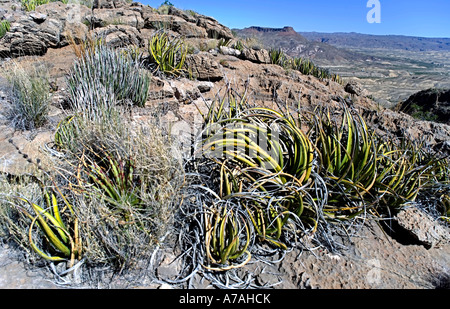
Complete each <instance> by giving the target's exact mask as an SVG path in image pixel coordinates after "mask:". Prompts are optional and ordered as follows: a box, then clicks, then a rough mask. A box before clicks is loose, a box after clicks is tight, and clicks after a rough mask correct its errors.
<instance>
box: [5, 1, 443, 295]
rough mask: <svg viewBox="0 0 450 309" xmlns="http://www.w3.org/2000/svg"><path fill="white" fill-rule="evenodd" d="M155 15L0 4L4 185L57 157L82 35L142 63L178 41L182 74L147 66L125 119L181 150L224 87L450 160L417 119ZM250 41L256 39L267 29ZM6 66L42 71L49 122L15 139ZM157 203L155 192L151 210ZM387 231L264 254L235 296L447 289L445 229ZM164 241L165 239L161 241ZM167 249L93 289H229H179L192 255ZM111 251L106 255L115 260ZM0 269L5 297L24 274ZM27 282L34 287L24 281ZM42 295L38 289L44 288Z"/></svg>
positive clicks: (350, 86)
mask: <svg viewBox="0 0 450 309" xmlns="http://www.w3.org/2000/svg"><path fill="white" fill-rule="evenodd" d="M9 4H10V3H9ZM164 9H165V10H160V11H158V10H157V9H156V8H152V7H150V6H146V5H142V4H140V3H136V2H133V3H131V4H130V3H128V2H126V1H121V0H114V1H112V0H97V1H94V6H93V7H92V8H88V7H86V6H82V5H77V4H63V3H61V2H52V3H49V4H45V5H41V6H37V7H36V9H35V10H34V11H29V12H28V11H23V10H18V9H16V10H13V9H11V8H10V6H7V5H4V8H3V9H1V10H0V18H1V19H2V20H7V21H9V23H10V28H9V30H8V31H7V32H6V34H5V35H4V36H3V37H2V38H1V39H0V57H1V60H0V65H1V66H2V69H4V70H1V71H0V104H1V105H0V112H1V114H2V116H1V118H0V145H1V147H0V166H1V172H2V175H3V176H5V175H6V176H7V177H8V179H15V177H16V176H24V175H28V174H29V173H32V172H33V171H34V170H35V165H34V164H31V163H30V162H31V161H32V159H35V158H40V159H41V158H44V154H50V155H52V156H51V157H52V158H51V159H50V160H49V162H46V161H45V160H41V162H40V164H41V166H44V167H45V164H49V165H51V164H53V163H52V162H54V161H55V160H58V158H59V157H58V155H60V154H61V153H60V152H58V151H56V150H55V149H56V148H55V146H54V143H55V131H56V130H57V127H58V124H59V123H60V121H61V120H64V119H66V117H67V115H72V113H73V111H71V110H70V108H69V105H70V104H68V98H69V95H70V93H69V90H70V87H69V85H68V81H67V74H68V73H69V72H70V70H71V68H72V66H73V64H74V61H76V60H77V57H78V56H79V55H77V51H79V49H77V46H78V47H79V46H80V44H82V43H83V42H88V41H89V40H90V38H92V37H95V38H101V39H102V42H103V43H105V44H106V45H107V46H109V47H113V48H116V49H121V48H125V47H127V46H128V47H131V48H132V49H127V51H130V50H141V51H142V54H140V56H141V57H142V58H143V59H144V60H143V61H144V62H145V60H146V59H148V58H149V57H150V55H149V50H148V45H149V41H151V40H152V38H153V35H154V34H155V33H159V32H161V31H165V32H166V33H169V34H170V35H172V36H174V37H182V38H183V42H185V44H186V46H188V53H187V55H186V59H185V60H186V69H185V71H184V74H180V75H178V76H172V75H165V74H161V73H158V72H156V71H152V70H151V67H149V68H148V70H149V71H151V72H152V73H154V74H152V76H151V79H150V82H149V92H148V96H146V98H145V102H144V104H142V106H139V107H137V106H133V108H131V109H130V110H129V111H128V113H129V118H130V119H131V121H132V122H133V123H139V122H140V121H145V120H153V119H154V117H155V115H156V116H157V117H156V118H157V121H158V123H159V124H160V125H161V126H163V127H164V129H165V130H166V131H168V132H170V133H172V135H173V136H175V137H176V138H178V139H179V142H180V143H181V144H182V145H183V143H184V145H185V146H187V149H188V150H190V144H189V142H190V141H191V137H192V135H193V134H195V133H197V131H196V130H197V129H198V128H199V126H201V125H202V121H203V118H202V115H205V114H207V113H208V110H209V109H208V108H209V106H211V104H212V103H213V102H218V101H219V102H220V100H221V99H222V98H225V97H226V94H227V93H228V92H229V90H230V89H232V91H233V92H235V93H237V94H245V96H246V98H247V99H248V100H249V101H250V102H251V104H253V105H255V106H259V107H270V108H274V109H283V108H285V107H286V106H288V107H295V108H298V107H300V110H301V111H302V112H304V113H305V114H308V113H313V112H314V111H315V109H316V108H317V107H319V106H325V107H330V108H334V107H339V106H341V104H345V106H351V107H354V108H355V110H357V111H358V112H359V114H360V115H361V116H362V117H363V118H364V119H365V121H366V122H367V124H368V126H369V127H370V128H371V129H372V130H373V131H374V132H375V133H376V134H378V135H380V136H382V137H383V138H386V139H387V140H389V139H393V138H395V137H407V138H409V139H412V140H423V141H424V142H425V144H426V145H427V146H429V148H430V149H433V151H435V152H443V153H450V126H448V125H446V124H442V123H436V122H430V121H422V120H417V119H415V118H413V117H411V116H409V115H407V114H405V113H402V112H396V111H393V110H390V109H386V108H382V107H380V106H378V105H377V104H375V103H374V102H373V101H372V100H371V99H370V96H369V95H370V94H369V93H366V92H364V91H363V90H362V89H361V87H359V85H358V84H356V83H344V84H339V83H335V82H333V81H329V80H326V79H319V78H316V77H314V76H311V75H304V74H302V73H300V72H299V71H296V70H286V69H285V68H283V67H281V66H279V65H276V64H272V63H271V58H270V54H269V51H268V50H266V49H264V48H252V47H251V46H245V45H244V46H241V47H240V48H238V44H237V43H238V41H239V39H238V38H235V37H234V36H233V33H232V31H231V30H230V29H229V28H227V27H225V26H224V25H222V24H221V23H220V22H219V21H217V20H215V19H214V18H212V17H208V16H204V15H201V14H198V13H195V12H190V11H183V10H179V9H177V8H175V7H172V6H169V7H166V8H164ZM249 31H253V33H256V34H258V33H262V32H271V31H273V30H267V29H250V30H249ZM277 32H278V34H279V33H282V34H283V35H284V36H285V37H286V42H287V44H288V45H289V44H291V43H292V42H293V43H292V45H291V47H292V48H293V49H298V51H299V53H300V54H301V53H303V52H305V50H306V52H307V53H310V52H309V51H311V50H314V53H317V57H319V55H320V57H325V56H327V55H328V56H330V57H331V55H333V54H334V56H336V57H349V55H347V54H341V53H340V51H338V50H335V49H333V48H329V47H328V46H327V47H325V45H322V44H321V43H314V44H313V45H308V44H310V43H308V42H307V41H305V40H304V38H303V37H302V36H301V35H299V34H297V33H295V31H293V29H291V28H284V29H280V30H277ZM226 42H227V43H226ZM298 42H303V43H302V44H305V46H306V45H307V46H306V47H305V48H306V49H303V47H302V48H300V49H299V48H298V46H299V45H298V44H297V43H298ZM333 51H336V53H334V52H333ZM11 63H17V64H20V65H21V66H23V67H35V66H41V67H44V68H46V70H47V72H48V81H49V83H50V85H51V89H50V100H51V105H50V109H49V112H48V119H47V121H46V122H45V124H44V125H43V126H41V127H40V128H38V129H20V130H19V129H17V128H15V127H14V126H13V125H12V123H11V119H10V117H8V114H7V111H8V109H9V107H10V105H11V104H12V102H13V99H14V98H13V96H12V95H11V92H10V85H9V84H10V81H8V79H7V76H6V68H7V67H8V66H9V65H10V64H11ZM308 115H309V114H308ZM127 117H128V115H127ZM160 157H161V156H160ZM159 159H161V158H159ZM151 163H152V162H150V163H149V166H152V164H151ZM79 167H81V165H80V166H79ZM206 172H207V173H209V172H211V171H210V170H208V171H206ZM200 185H202V186H203V185H205V184H204V183H201V184H200ZM166 187H167V186H166ZM445 194H446V193H445V192H444V193H443V194H442V195H445ZM160 198H163V194H161V196H158V198H156V199H155V200H158V199H160ZM196 199H200V197H198V196H197V197H193V198H189V199H187V201H185V202H186V203H194V202H196ZM66 213H67V211H66ZM127 220H128V221H127ZM107 221H108V220H107ZM132 221H133V220H132V219H130V218H128V217H126V216H124V217H123V218H120V220H117V222H112V220H111V226H115V227H116V226H119V227H120V228H122V227H123V226H125V228H127V223H130V222H132ZM388 221H389V222H390V223H392V226H395V228H394V227H393V228H392V229H391V230H389V228H385V229H382V228H381V225H378V224H377V223H376V222H375V221H370V220H368V222H366V220H365V218H361V221H358V224H356V225H355V226H351V227H350V229H351V231H350V230H349V231H346V232H347V233H348V232H350V234H351V235H352V236H353V235H354V236H355V238H354V239H352V238H351V237H349V238H347V237H346V236H342V235H338V233H336V234H333V235H330V238H331V237H335V238H336V239H335V240H336V241H337V242H338V243H339V246H338V247H339V248H338V249H337V250H331V249H330V248H326V247H321V248H320V250H317V251H314V250H313V251H312V252H309V251H308V250H304V248H295V249H293V250H292V251H289V252H287V253H286V254H284V253H282V254H279V253H277V252H278V251H276V250H274V251H270V250H268V251H267V252H269V251H270V252H272V253H273V252H275V253H274V254H273V260H278V259H279V256H278V255H280V256H281V255H283V256H284V255H286V257H285V258H284V259H282V262H280V263H275V262H274V263H272V264H269V263H268V264H265V263H258V262H257V261H255V262H254V263H249V264H248V265H246V267H247V268H242V269H239V270H235V269H232V271H231V272H230V273H231V275H230V276H231V278H232V280H235V281H233V282H236V285H235V286H237V287H269V288H270V287H273V288H284V289H299V288H435V287H445V286H446V285H448V271H449V270H448V260H449V257H450V242H449V239H448V235H449V234H448V226H447V225H446V224H445V223H438V221H437V220H436V217H433V216H432V215H431V214H430V213H427V212H426V211H423V210H417V209H416V208H415V207H411V208H407V209H405V210H404V211H402V212H400V213H398V214H397V216H396V217H395V218H389V220H388ZM439 222H440V221H439ZM100 223H101V221H99V223H98V224H100ZM108 223H109V221H108ZM0 232H1V230H0ZM168 234H169V233H168ZM166 236H167V235H166ZM167 238H171V237H170V235H169V236H167ZM171 240H172V241H173V242H171V243H169V244H164V243H158V247H157V249H156V250H155V251H154V254H152V255H151V261H150V262H151V263H149V264H148V265H147V264H146V266H147V267H152V268H151V269H146V271H147V273H146V274H145V275H142V274H141V275H140V276H139V278H140V279H142V278H144V279H142V280H141V281H139V282H138V283H135V282H133V283H129V282H128V283H127V280H124V279H123V278H116V277H115V274H113V277H112V278H114V280H115V281H108V282H109V283H105V282H106V281H107V280H105V282H96V283H95V284H96V286H100V287H103V286H108V284H110V285H109V287H111V286H113V287H130V286H133V287H135V286H142V287H147V288H160V287H162V286H163V287H168V286H169V287H175V288H205V287H211V286H212V287H218V286H219V287H224V286H225V284H227V285H228V284H229V282H228V279H229V277H227V278H228V279H227V280H224V282H221V284H222V285H220V284H218V283H217V282H218V281H215V280H216V279H217V278H222V279H223V276H222V273H220V274H219V275H218V277H211V271H210V269H204V270H203V271H200V270H198V269H197V268H196V269H195V271H192V273H191V277H189V278H188V279H189V280H187V279H186V280H182V279H180V277H179V276H178V275H179V273H178V272H180V273H181V272H182V271H185V270H186V268H185V267H184V266H185V265H184V264H182V262H181V260H182V259H177V258H176V257H177V254H179V255H180V256H184V253H187V252H192V250H191V249H192V248H188V249H185V248H178V247H177V245H178V244H179V243H178V242H177V241H175V240H173V239H171ZM314 246H315V245H314V244H313V246H312V247H314ZM113 249H114V248H113ZM5 250H6V249H5ZM8 250H9V249H8ZM194 251H195V250H194ZM5 252H6V251H5ZM114 252H115V254H116V255H114V256H120V255H121V254H123V253H121V252H116V251H114ZM90 253H91V254H92V252H90ZM5 255H6V254H5ZM262 255H263V254H262ZM2 257H4V255H3V254H2V252H0V259H1V258H2ZM83 261H84V260H83ZM1 265H3V264H2V262H1V261H0V287H3V286H2V282H7V284H6V285H8V286H6V287H9V286H10V285H14V283H11V282H10V281H9V280H7V278H8V276H9V275H10V274H11V273H13V274H15V275H18V276H24V275H23V274H22V272H20V271H18V270H17V269H16V268H12V267H6V268H2V266H1ZM8 265H10V264H8ZM149 265H150V266H149ZM83 267H84V265H83ZM198 267H199V269H200V268H201V267H200V266H198ZM122 270H123V269H121V271H122ZM8 272H10V273H8ZM73 272H74V273H75V271H73ZM59 274H61V272H60V273H59ZM147 275H148V276H147ZM184 275H186V274H185V273H184ZM74 276H75V275H74ZM5 278H6V279H5ZM237 278H244V279H237ZM245 278H247V279H245ZM248 278H250V279H248ZM60 279H61V277H58V280H60ZM103 279H104V278H103ZM166 279H167V280H166ZM169 279H170V280H169ZM108 280H109V278H108ZM111 280H112V279H111ZM217 280H218V279H217ZM17 282H21V285H20V287H21V288H24V287H25V288H26V287H29V286H27V282H26V279H24V280H23V281H17ZM59 282H61V280H60V281H59ZM75 282H77V281H76V280H75ZM47 283H48V282H47ZM78 283H79V282H78ZM33 284H34V285H35V284H39V283H36V281H33ZM127 284H128V285H127ZM42 286H45V287H47V286H46V285H45V284H42ZM227 287H229V286H227Z"/></svg>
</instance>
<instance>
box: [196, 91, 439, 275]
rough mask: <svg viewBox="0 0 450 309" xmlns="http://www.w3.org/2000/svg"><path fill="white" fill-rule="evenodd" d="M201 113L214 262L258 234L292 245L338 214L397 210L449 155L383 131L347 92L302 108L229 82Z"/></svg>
mask: <svg viewBox="0 0 450 309" xmlns="http://www.w3.org/2000/svg"><path fill="white" fill-rule="evenodd" d="M294 115H295V116H294ZM203 117H204V126H203V131H202V134H201V138H200V140H199V143H198V145H197V146H196V158H201V159H202V160H205V159H206V160H207V161H208V162H209V165H208V168H207V170H208V173H209V176H208V180H207V181H204V179H203V182H202V187H203V188H204V189H205V191H208V193H207V194H206V195H210V196H211V197H212V198H211V199H202V202H201V203H197V204H199V205H201V209H197V210H196V213H197V214H199V215H200V214H201V218H199V219H198V220H197V224H198V226H201V228H200V230H201V231H200V232H198V233H197V234H196V235H197V238H198V239H202V246H203V247H202V250H201V251H202V252H203V255H202V257H201V259H200V260H201V264H202V265H203V266H205V267H206V268H207V269H210V270H211V269H212V270H229V269H233V268H240V267H243V266H244V265H245V264H246V263H248V261H250V259H251V255H252V252H253V250H254V249H253V248H254V245H255V244H261V243H265V244H267V245H268V246H269V247H275V248H277V250H287V249H289V248H291V246H292V245H293V244H295V243H298V242H300V243H301V242H303V241H304V240H305V237H306V238H314V237H315V235H316V233H317V232H318V231H322V232H323V231H325V233H327V231H329V230H328V229H329V227H330V225H329V224H330V223H342V222H349V221H352V220H355V219H358V218H363V219H364V218H367V217H368V216H369V215H373V216H377V217H382V216H385V215H389V216H390V215H392V213H394V212H395V211H397V210H398V209H400V208H401V207H402V205H404V203H407V202H410V201H415V200H416V198H417V196H418V194H419V192H420V191H421V190H422V189H423V188H424V187H426V186H427V185H429V184H430V183H431V182H433V181H434V182H436V177H438V176H439V175H440V176H439V177H443V176H442V175H441V174H442V173H447V175H448V169H447V170H446V172H443V171H442V170H444V168H443V167H442V165H443V164H444V163H443V162H444V161H443V159H437V158H436V157H434V156H425V155H424V154H425V153H427V151H428V150H426V149H425V147H421V146H420V145H417V144H416V143H413V142H406V141H404V140H400V141H399V142H398V143H397V142H394V141H393V140H389V139H384V138H382V137H380V136H378V135H377V134H375V133H374V132H373V131H372V130H371V129H370V128H369V127H368V125H367V124H366V122H365V121H364V119H363V118H362V116H361V115H360V114H359V113H358V112H356V111H355V110H354V109H353V108H352V107H350V106H348V105H347V103H346V102H345V101H342V102H341V103H340V104H339V106H338V107H335V108H330V107H323V106H319V107H317V108H316V109H315V110H314V112H313V113H308V112H303V113H301V112H300V108H299V107H297V110H293V109H290V108H288V107H281V106H279V107H277V109H270V108H266V107H258V106H252V105H251V104H250V103H249V100H247V98H246V94H244V95H242V96H241V95H238V94H237V93H235V92H234V91H233V90H229V91H228V92H227V95H226V96H225V97H224V98H222V99H221V100H216V101H214V102H213V103H212V104H211V106H210V108H209V111H208V113H207V114H204V115H203ZM445 162H448V161H445ZM439 168H440V170H441V172H440V174H439V173H438V172H437V170H438V169H439ZM442 200H444V201H446V200H445V197H443V198H442ZM199 235H203V236H199ZM320 238H322V239H323V236H320ZM325 241H329V239H327V240H325ZM255 251H256V250H255Z"/></svg>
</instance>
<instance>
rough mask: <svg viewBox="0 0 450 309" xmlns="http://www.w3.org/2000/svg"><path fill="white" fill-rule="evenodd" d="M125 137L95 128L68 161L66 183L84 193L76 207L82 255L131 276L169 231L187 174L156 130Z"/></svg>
mask: <svg viewBox="0 0 450 309" xmlns="http://www.w3.org/2000/svg"><path fill="white" fill-rule="evenodd" d="M123 127H124V130H122V131H121V132H117V130H116V131H115V132H111V131H109V132H108V133H107V134H105V129H104V128H99V127H98V126H96V125H91V127H90V130H89V132H91V133H92V134H89V135H86V136H83V137H81V139H82V143H80V145H82V149H80V151H78V153H73V154H71V155H70V156H69V157H68V160H69V162H70V164H69V166H76V169H73V168H72V169H70V168H68V169H67V170H69V171H71V172H70V174H69V175H67V178H69V179H71V180H70V181H71V187H72V188H73V189H74V190H75V191H76V192H80V194H82V195H81V197H80V198H79V200H77V201H76V203H75V206H74V207H75V211H76V213H77V215H78V217H80V218H83V220H84V221H83V223H81V224H80V229H81V234H82V235H83V236H84V237H85V238H86V239H89V243H88V244H86V246H85V248H84V251H85V256H86V258H88V259H89V261H90V262H91V263H92V264H97V265H99V264H103V265H105V264H107V265H112V266H114V267H118V268H119V269H124V268H126V269H128V270H131V269H133V268H134V267H137V265H138V264H139V262H142V261H143V262H145V261H148V259H149V258H150V256H151V253H152V252H153V251H152V250H153V249H154V245H155V244H157V243H158V242H159V241H162V239H163V237H164V236H165V235H166V234H167V233H168V232H169V231H170V229H171V228H172V224H173V216H174V214H175V212H176V210H177V205H178V203H180V198H181V195H180V188H181V186H182V183H183V180H184V178H183V168H182V165H181V162H180V158H179V157H177V153H176V152H174V148H172V147H171V145H172V141H171V140H170V139H169V137H168V136H165V135H164V134H163V132H162V131H161V130H160V129H159V128H158V127H156V126H153V125H145V126H142V127H135V128H133V129H131V128H130V127H128V126H126V125H124V126H123Z"/></svg>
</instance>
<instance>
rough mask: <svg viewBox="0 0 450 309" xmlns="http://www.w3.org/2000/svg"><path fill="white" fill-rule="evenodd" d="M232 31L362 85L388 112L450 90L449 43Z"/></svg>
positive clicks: (256, 29) (275, 30)
mask: <svg viewBox="0 0 450 309" xmlns="http://www.w3.org/2000/svg"><path fill="white" fill-rule="evenodd" d="M233 30H234V31H235V32H236V33H237V34H238V36H240V37H242V38H254V39H255V40H258V41H259V42H261V44H262V45H263V46H264V47H266V48H282V49H283V51H285V52H286V54H288V55H290V56H295V57H305V58H310V59H312V60H313V61H314V62H315V63H316V64H317V65H319V66H322V67H324V68H328V69H330V71H332V72H334V73H338V74H339V75H341V76H342V77H343V78H344V79H355V80H357V81H358V82H359V83H361V85H363V87H364V88H366V89H367V90H368V91H369V92H370V94H371V95H372V97H373V98H375V100H376V101H378V102H379V103H380V104H381V105H383V106H386V107H393V106H394V105H396V104H397V103H398V102H399V101H403V100H406V99H407V98H408V97H409V96H410V95H412V94H414V93H416V92H418V91H421V90H425V89H429V88H450V39H449V38H420V37H407V36H392V35H386V36H379V35H366V34H358V33H318V32H296V31H295V30H294V29H293V28H292V27H284V28H262V27H250V28H245V29H233Z"/></svg>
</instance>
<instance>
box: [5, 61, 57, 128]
mask: <svg viewBox="0 0 450 309" xmlns="http://www.w3.org/2000/svg"><path fill="white" fill-rule="evenodd" d="M5 72H6V77H7V79H8V82H9V85H10V93H11V98H10V102H11V106H10V108H9V110H8V117H9V118H10V120H11V123H12V125H13V126H14V127H15V128H17V129H19V130H33V129H36V128H39V127H41V126H43V125H44V124H45V123H46V122H47V117H48V112H49V108H50V84H49V81H48V72H47V70H46V69H45V68H44V67H43V66H42V65H27V66H24V65H21V64H20V63H18V62H15V61H13V62H12V63H11V64H10V65H8V67H7V68H6V70H5Z"/></svg>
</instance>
